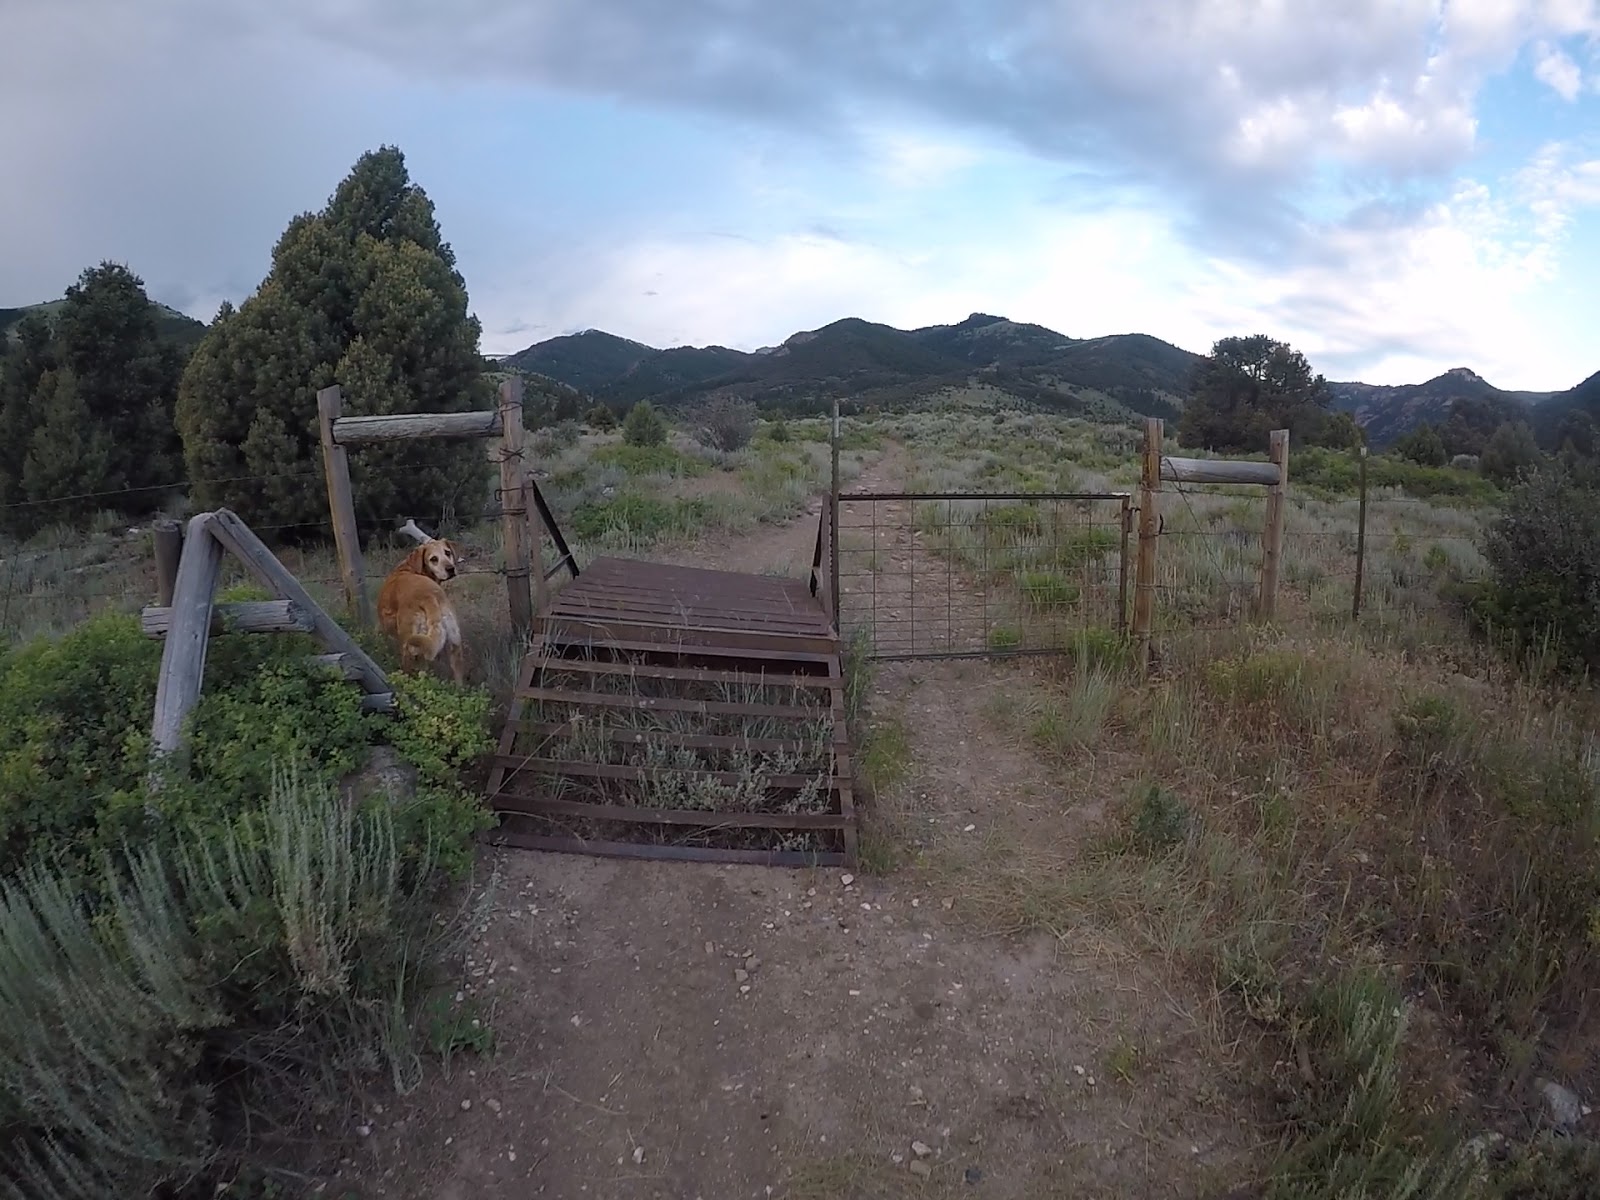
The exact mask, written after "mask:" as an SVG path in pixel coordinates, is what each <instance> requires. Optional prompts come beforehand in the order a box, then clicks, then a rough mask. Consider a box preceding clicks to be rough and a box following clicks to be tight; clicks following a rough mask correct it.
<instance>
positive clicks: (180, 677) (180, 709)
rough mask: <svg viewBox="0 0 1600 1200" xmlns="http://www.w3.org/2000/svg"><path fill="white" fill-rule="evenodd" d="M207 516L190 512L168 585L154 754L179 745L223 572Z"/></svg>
mask: <svg viewBox="0 0 1600 1200" xmlns="http://www.w3.org/2000/svg"><path fill="white" fill-rule="evenodd" d="M211 521H212V514H211V513H201V514H200V515H198V516H196V517H192V518H190V520H189V532H188V536H187V537H186V538H185V539H184V553H183V559H182V561H180V562H179V564H178V572H177V583H176V585H175V586H174V588H173V591H172V606H171V608H172V623H171V626H170V627H169V628H168V630H167V639H166V644H165V645H163V646H162V648H161V670H160V673H159V674H158V675H157V676H156V711H155V717H154V719H153V720H152V721H151V725H150V742H151V745H152V747H153V748H154V750H155V753H156V754H157V755H158V756H164V755H169V754H171V753H172V752H173V751H175V750H177V749H179V748H180V747H181V746H182V745H183V723H184V720H185V719H186V718H187V717H188V715H189V712H190V710H191V709H193V708H194V706H195V702H196V701H197V700H199V699H200V682H201V680H202V679H203V678H204V676H205V669H206V645H207V643H208V641H209V640H210V634H211V606H212V604H213V602H214V599H215V597H216V592H217V580H218V578H219V577H220V576H221V574H222V543H221V542H219V541H217V539H216V538H215V537H213V536H212V533H211ZM152 781H153V782H154V781H155V777H154V776H152Z"/></svg>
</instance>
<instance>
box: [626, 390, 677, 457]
mask: <svg viewBox="0 0 1600 1200" xmlns="http://www.w3.org/2000/svg"><path fill="white" fill-rule="evenodd" d="M622 440H623V441H624V442H626V443H627V444H628V445H630V446H660V445H663V444H665V442H666V440H667V423H666V422H665V421H663V420H662V419H661V414H659V413H658V412H656V410H655V409H654V408H652V407H650V401H648V400H641V401H639V402H638V403H637V404H635V405H634V406H633V407H632V408H630V409H629V410H628V416H627V418H626V419H625V420H624V421H623V422H622Z"/></svg>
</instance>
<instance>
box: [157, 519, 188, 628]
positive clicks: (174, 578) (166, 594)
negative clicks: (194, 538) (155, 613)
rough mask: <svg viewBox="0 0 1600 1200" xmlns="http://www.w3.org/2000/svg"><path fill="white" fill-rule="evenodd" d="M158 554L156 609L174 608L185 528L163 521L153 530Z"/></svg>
mask: <svg viewBox="0 0 1600 1200" xmlns="http://www.w3.org/2000/svg"><path fill="white" fill-rule="evenodd" d="M151 534H152V536H153V538H154V541H155V552H156V607H157V608H170V607H171V606H172V591H173V589H174V588H176V587H177V586H178V563H179V562H180V561H181V560H182V558H183V526H182V525H179V524H178V523H177V522H176V521H167V520H161V521H157V522H156V523H155V526H154V527H153V528H152V530H151Z"/></svg>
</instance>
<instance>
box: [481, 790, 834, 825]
mask: <svg viewBox="0 0 1600 1200" xmlns="http://www.w3.org/2000/svg"><path fill="white" fill-rule="evenodd" d="M513 801H514V802H515V803H511V802H513ZM489 806H490V808H491V809H493V810H494V811H495V812H497V813H510V814H512V815H514V816H524V817H541V816H550V817H574V818H577V819H579V820H587V821H615V822H616V823H617V824H619V825H689V826H698V827H700V828H703V829H705V830H707V831H711V830H717V829H790V830H795V831H797V832H802V833H814V832H828V831H831V830H841V831H842V830H843V829H844V828H845V821H846V818H845V816H844V814H843V813H836V812H820V813H819V812H811V813H764V812H748V811H743V812H720V813H719V812H711V811H709V810H706V809H691V808H641V807H639V806H637V805H629V804H591V803H589V802H587V801H584V800H563V799H561V798H559V797H556V796H519V795H517V794H516V793H514V792H500V793H498V794H497V795H494V796H491V797H489Z"/></svg>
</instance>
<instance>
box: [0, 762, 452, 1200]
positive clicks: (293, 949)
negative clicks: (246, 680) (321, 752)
mask: <svg viewBox="0 0 1600 1200" xmlns="http://www.w3.org/2000/svg"><path fill="white" fill-rule="evenodd" d="M431 844H432V843H428V844H425V845H424V846H423V848H422V857H421V859H420V861H413V862H412V863H410V864H408V863H406V862H405V861H404V858H403V849H404V848H403V845H402V839H401V836H400V834H399V830H398V826H397V823H396V821H395V819H394V815H393V814H392V813H391V811H390V809H389V806H388V805H387V804H386V803H383V802H377V803H368V804H366V805H364V806H362V807H360V808H357V807H354V806H352V805H350V804H348V803H346V802H345V801H344V800H343V799H342V798H341V797H339V796H338V795H337V794H336V793H334V792H333V791H332V790H330V789H328V788H326V787H324V786H322V785H320V784H315V783H310V782H308V781H307V779H306V778H304V777H301V776H299V775H298V774H296V773H293V772H289V773H285V772H276V773H275V776H274V782H273V784H272V786H271V791H270V794H269V796H268V797H267V798H266V799H265V800H264V801H263V802H262V803H261V804H260V805H259V806H257V807H256V808H254V809H252V810H249V811H246V812H244V813H242V814H240V815H239V816H238V817H237V818H236V819H234V820H232V821H229V822H227V823H226V824H224V825H223V826H221V827H218V826H215V825H210V824H205V825H201V824H192V823H180V824H179V825H178V826H177V827H176V835H175V837H174V839H173V840H172V841H171V842H170V843H167V844H164V845H146V846H144V847H141V848H140V849H139V850H138V851H137V852H136V853H134V854H133V855H132V856H131V858H130V860H129V861H128V862H127V864H126V867H127V869H126V870H125V871H122V872H118V873H115V874H109V875H104V876H102V877H101V878H100V879H99V880H98V881H97V883H98V890H99V891H100V892H101V893H102V894H103V895H105V896H106V897H107V900H106V902H105V903H104V905H103V906H102V907H101V908H100V909H99V910H98V911H95V910H91V909H89V908H87V907H86V906H84V905H83V904H82V903H81V900H80V889H81V886H82V884H83V883H84V882H85V878H86V877H84V876H80V875H77V874H75V873H71V872H53V871H49V870H46V869H44V868H43V867H41V866H38V865H35V866H31V867H30V868H28V869H27V870H26V871H25V872H23V873H22V874H21V875H20V876H19V877H18V878H16V879H13V880H11V881H9V882H6V883H4V884H0V1141H3V1142H4V1143H5V1150H6V1153H5V1154H4V1155H3V1156H0V1194H5V1195H9V1196H18V1197H20V1196H27V1197H42V1198H49V1200H54V1198H57V1197H59V1198H62V1200H65V1198H68V1197H71V1198H74V1200H102V1198H103V1197H107V1196H146V1195H162V1194H172V1192H173V1191H177V1192H179V1193H180V1194H182V1193H183V1192H184V1190H185V1189H187V1188H188V1187H190V1186H191V1185H193V1186H194V1190H195V1191H196V1192H203V1194H211V1189H210V1188H209V1187H205V1186H204V1183H205V1181H206V1180H207V1178H208V1176H209V1173H210V1170H211V1168H213V1167H214V1165H215V1164H216V1163H217V1162H218V1160H219V1158H220V1156H221V1152H222V1151H223V1149H224V1147H223V1146H222V1145H221V1144H220V1142H219V1138H220V1137H221V1136H222V1135H223V1134H224V1132H225V1131H228V1130H233V1129H239V1128H242V1127H244V1125H243V1123H242V1122H241V1121H240V1120H239V1118H240V1116H241V1115H242V1114H243V1112H244V1108H245V1106H246V1105H248V1107H249V1108H251V1109H257V1108H258V1107H259V1106H260V1105H261V1104H262V1103H263V1102H264V1101H265V1102H270V1101H271V1100H273V1099H276V1098H278V1097H275V1096H274V1094H273V1093H274V1089H275V1088H276V1087H277V1086H279V1085H280V1084H281V1083H287V1084H288V1085H289V1086H291V1087H293V1088H294V1089H296V1090H297V1091H304V1089H305V1088H306V1087H307V1086H308V1085H312V1086H315V1085H317V1084H319V1083H320V1084H322V1085H323V1086H325V1087H327V1088H329V1089H330V1090H332V1089H341V1088H342V1085H347V1083H348V1081H349V1079H350V1078H351V1077H352V1076H357V1075H365V1076H371V1075H373V1074H374V1073H376V1072H383V1073H386V1074H388V1075H389V1076H390V1078H391V1080H392V1082H393V1083H394V1085H395V1086H396V1087H397V1088H399V1089H401V1090H404V1089H406V1088H407V1087H409V1086H410V1085H411V1084H413V1083H414V1082H415V1072H416V1067H417V1064H418V1046H419V1045H420V1037H419V1029H418V1026H419V1014H420V1012H421V999H422V994H423V991H424V989H425V987H426V986H427V984H428V983H429V979H430V973H431V969H432V968H433V966H434V965H436V963H437V962H438V961H439V959H440V957H441V955H442V953H443V952H444V951H445V950H446V949H447V948H448V947H449V946H450V945H451V944H452V943H453V942H454V940H455V938H456V937H457V936H458V935H459V933H460V932H461V930H460V927H459V924H447V923H443V922H439V921H437V920H436V919H435V915H434V893H435V879H436V874H437V873H436V871H435V870H434V867H435V866H436V865H437V864H436V862H435V861H434V860H433V858H432V857H431V854H430V852H429V848H430V846H431ZM230 1148H231V1149H239V1147H230Z"/></svg>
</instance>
